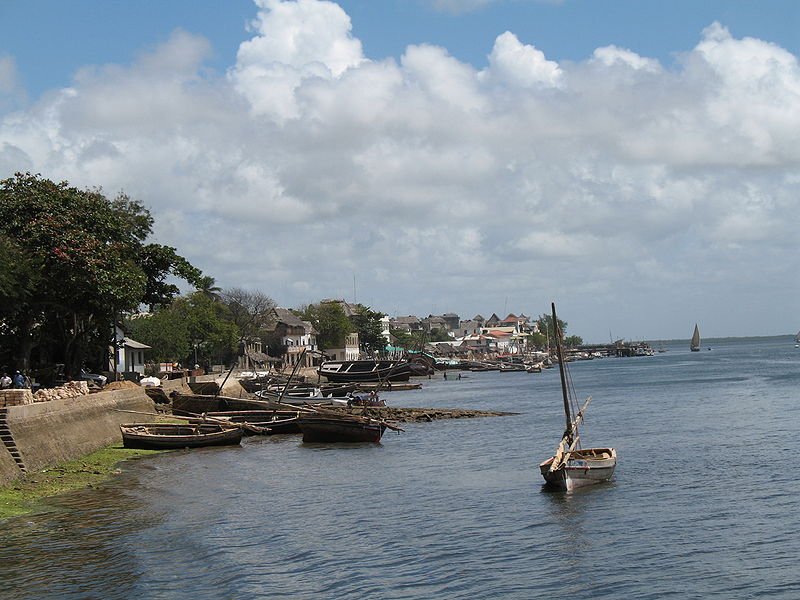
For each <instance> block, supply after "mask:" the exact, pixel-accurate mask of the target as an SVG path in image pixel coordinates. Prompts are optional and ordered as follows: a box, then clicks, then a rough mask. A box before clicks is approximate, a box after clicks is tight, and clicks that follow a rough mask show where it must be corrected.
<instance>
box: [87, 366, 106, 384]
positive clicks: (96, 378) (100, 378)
mask: <svg viewBox="0 0 800 600" xmlns="http://www.w3.org/2000/svg"><path fill="white" fill-rule="evenodd" d="M81 379H83V380H84V381H88V382H90V383H94V384H95V385H97V386H98V387H103V386H105V384H106V381H108V378H107V377H106V376H105V375H98V374H97V373H89V372H88V371H87V370H86V369H81Z"/></svg>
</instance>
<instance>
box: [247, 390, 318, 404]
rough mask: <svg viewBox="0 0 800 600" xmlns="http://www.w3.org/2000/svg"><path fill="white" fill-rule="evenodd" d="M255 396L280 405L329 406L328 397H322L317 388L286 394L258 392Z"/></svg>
mask: <svg viewBox="0 0 800 600" xmlns="http://www.w3.org/2000/svg"><path fill="white" fill-rule="evenodd" d="M255 396H256V397H257V398H259V399H260V400H266V401H270V402H280V403H282V404H294V405H303V404H331V398H332V396H330V395H324V394H323V393H322V392H321V391H320V389H319V388H310V389H300V390H292V391H288V392H283V391H274V390H259V391H258V392H256V393H255Z"/></svg>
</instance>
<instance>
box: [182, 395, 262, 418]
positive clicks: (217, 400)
mask: <svg viewBox="0 0 800 600" xmlns="http://www.w3.org/2000/svg"><path fill="white" fill-rule="evenodd" d="M171 399H172V412H173V413H175V414H202V413H207V412H219V411H226V410H271V409H272V408H274V407H273V406H272V404H270V403H269V402H265V401H263V400H253V399H250V398H232V397H230V396H212V395H206V394H177V393H175V394H173V395H172V396H171Z"/></svg>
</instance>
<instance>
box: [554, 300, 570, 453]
mask: <svg viewBox="0 0 800 600" xmlns="http://www.w3.org/2000/svg"><path fill="white" fill-rule="evenodd" d="M550 305H551V306H552V308H553V329H554V337H555V338H556V352H557V353H558V372H559V373H560V374H561V394H562V395H563V396H564V415H565V416H566V418H567V429H566V430H565V432H564V437H566V438H567V441H568V442H570V443H572V437H573V434H574V432H573V430H572V415H571V414H570V409H569V395H568V394H567V376H566V373H565V371H564V350H563V349H562V347H561V343H562V340H561V329H560V328H559V326H558V317H557V316H556V303H555V302H551V303H550Z"/></svg>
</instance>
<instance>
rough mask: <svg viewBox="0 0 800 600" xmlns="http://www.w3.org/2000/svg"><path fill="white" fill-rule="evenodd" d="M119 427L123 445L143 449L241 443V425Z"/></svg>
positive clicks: (199, 424) (133, 425)
mask: <svg viewBox="0 0 800 600" xmlns="http://www.w3.org/2000/svg"><path fill="white" fill-rule="evenodd" d="M119 428H120V431H121V432H122V443H123V445H124V446H125V447H126V448H139V449H145V450H170V449H177V448H199V447H203V446H235V445H237V444H239V443H241V441H242V435H243V430H242V428H241V427H226V426H223V425H218V424H210V423H205V424H201V423H197V424H174V423H127V424H122V425H120V426H119Z"/></svg>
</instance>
